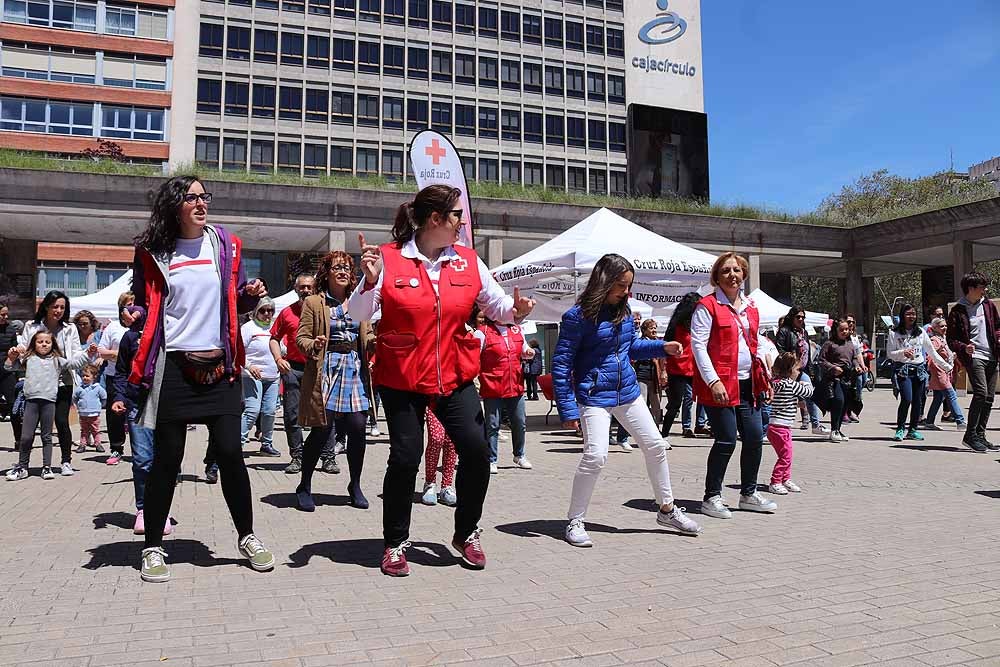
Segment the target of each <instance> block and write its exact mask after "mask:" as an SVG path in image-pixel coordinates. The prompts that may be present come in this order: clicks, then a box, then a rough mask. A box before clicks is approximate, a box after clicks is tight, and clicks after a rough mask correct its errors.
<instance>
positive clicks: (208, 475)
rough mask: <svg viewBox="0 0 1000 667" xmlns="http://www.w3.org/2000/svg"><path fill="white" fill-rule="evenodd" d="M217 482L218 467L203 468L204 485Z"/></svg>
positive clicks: (213, 465)
mask: <svg viewBox="0 0 1000 667" xmlns="http://www.w3.org/2000/svg"><path fill="white" fill-rule="evenodd" d="M218 481H219V466H217V465H216V464H214V463H213V464H212V465H210V466H205V483H206V484H217V483H218Z"/></svg>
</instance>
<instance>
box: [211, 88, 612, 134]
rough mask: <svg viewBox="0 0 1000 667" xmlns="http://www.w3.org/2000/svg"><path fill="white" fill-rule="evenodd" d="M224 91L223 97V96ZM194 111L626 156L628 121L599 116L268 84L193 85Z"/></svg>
mask: <svg viewBox="0 0 1000 667" xmlns="http://www.w3.org/2000/svg"><path fill="white" fill-rule="evenodd" d="M223 93H225V94H223ZM198 111H199V112H200V113H212V114H218V113H224V114H225V115H226V116H235V117H241V118H246V117H247V116H252V117H254V118H279V119H282V120H291V121H296V122H302V121H303V120H305V121H306V122H313V123H322V124H327V123H336V124H342V125H351V126H354V125H355V124H356V125H358V126H360V127H364V126H367V127H376V128H377V127H381V128H383V129H403V128H404V127H406V128H407V129H409V130H414V131H419V130H422V129H425V128H427V127H431V128H433V129H435V130H437V131H439V132H444V133H447V134H456V135H462V136H470V137H479V138H481V139H497V138H501V137H502V138H503V139H504V140H507V141H524V142H526V143H539V144H540V143H545V144H549V145H554V146H563V145H565V146H575V147H589V148H591V149H595V150H605V149H608V150H611V151H615V152H624V151H625V123H622V122H610V123H609V122H607V121H606V120H605V118H604V117H603V116H602V117H600V118H586V117H584V116H574V115H565V114H564V113H563V112H562V111H559V112H557V113H543V112H542V111H523V112H522V111H521V109H520V108H515V109H511V108H503V109H501V108H499V107H497V106H495V105H491V104H483V103H480V104H479V106H478V107H477V106H476V105H475V104H472V103H469V104H464V103H461V102H455V103H454V104H453V103H452V102H451V101H450V100H448V101H433V102H431V101H429V100H427V99H426V98H415V97H412V96H411V97H409V98H407V99H405V100H404V99H403V98H402V97H394V96H390V95H383V96H382V97H381V99H380V98H379V96H378V95H377V94H366V93H361V92H359V93H357V95H355V93H354V92H340V91H333V92H328V91H327V90H326V89H325V88H324V89H319V88H305V89H303V88H302V87H301V86H298V85H296V86H275V85H271V84H261V83H254V85H253V88H252V89H251V87H250V84H248V83H245V82H242V81H227V82H226V84H225V90H223V85H222V82H221V81H217V80H214V79H199V80H198Z"/></svg>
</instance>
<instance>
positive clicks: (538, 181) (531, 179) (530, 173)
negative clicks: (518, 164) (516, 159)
mask: <svg viewBox="0 0 1000 667" xmlns="http://www.w3.org/2000/svg"><path fill="white" fill-rule="evenodd" d="M542 173H543V172H542V164H541V163H540V162H525V163H524V184H525V185H539V186H540V185H542V184H543V180H542Z"/></svg>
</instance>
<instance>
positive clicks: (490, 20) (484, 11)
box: [479, 7, 498, 37]
mask: <svg viewBox="0 0 1000 667" xmlns="http://www.w3.org/2000/svg"><path fill="white" fill-rule="evenodd" d="M497 14H498V12H497V10H496V7H480V8H479V36H480V37H496V36H497Z"/></svg>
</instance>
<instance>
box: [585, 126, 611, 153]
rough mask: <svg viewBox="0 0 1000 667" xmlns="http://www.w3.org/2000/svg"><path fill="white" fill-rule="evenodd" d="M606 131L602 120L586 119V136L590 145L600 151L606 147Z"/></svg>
mask: <svg viewBox="0 0 1000 667" xmlns="http://www.w3.org/2000/svg"><path fill="white" fill-rule="evenodd" d="M607 131H608V130H607V123H605V122H604V121H603V120H594V119H591V120H588V121H587V138H588V140H589V145H590V147H591V148H596V149H598V150H602V151H603V150H604V149H605V148H607V145H608V140H607Z"/></svg>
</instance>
